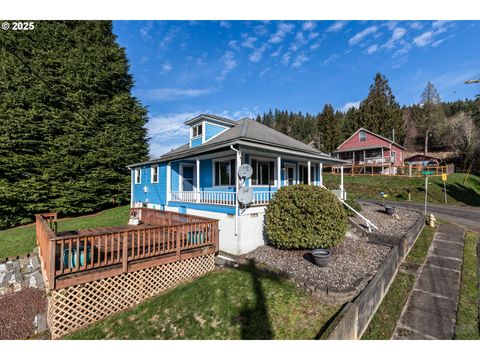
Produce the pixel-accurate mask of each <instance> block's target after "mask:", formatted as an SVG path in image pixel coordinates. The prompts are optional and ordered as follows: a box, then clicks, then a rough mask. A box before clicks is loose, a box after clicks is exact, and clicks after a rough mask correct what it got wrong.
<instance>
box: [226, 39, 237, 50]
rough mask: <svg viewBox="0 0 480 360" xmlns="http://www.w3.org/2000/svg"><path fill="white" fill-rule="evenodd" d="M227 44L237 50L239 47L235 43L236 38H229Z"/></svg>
mask: <svg viewBox="0 0 480 360" xmlns="http://www.w3.org/2000/svg"><path fill="white" fill-rule="evenodd" d="M228 46H229V47H231V48H232V49H235V50H238V49H239V47H238V45H237V40H230V41H229V42H228Z"/></svg>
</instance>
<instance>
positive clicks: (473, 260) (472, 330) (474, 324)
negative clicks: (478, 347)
mask: <svg viewBox="0 0 480 360" xmlns="http://www.w3.org/2000/svg"><path fill="white" fill-rule="evenodd" d="M477 241H478V235H477V234H476V233H473V232H471V231H467V233H466V235H465V248H464V250H463V266H462V282H461V285H460V298H459V300H458V309H457V324H456V327H455V339H460V340H480V334H479V313H478V301H479V278H478V269H477V252H476V250H477V249H476V247H477Z"/></svg>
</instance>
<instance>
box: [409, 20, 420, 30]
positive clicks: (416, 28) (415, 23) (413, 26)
mask: <svg viewBox="0 0 480 360" xmlns="http://www.w3.org/2000/svg"><path fill="white" fill-rule="evenodd" d="M410 27H411V28H412V29H414V30H420V29H423V25H422V23H421V22H418V21H415V22H413V23H411V24H410Z"/></svg>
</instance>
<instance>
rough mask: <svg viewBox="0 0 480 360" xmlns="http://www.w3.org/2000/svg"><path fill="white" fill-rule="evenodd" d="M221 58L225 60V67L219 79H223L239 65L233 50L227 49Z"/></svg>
mask: <svg viewBox="0 0 480 360" xmlns="http://www.w3.org/2000/svg"><path fill="white" fill-rule="evenodd" d="M220 60H221V61H222V62H223V69H222V71H221V72H220V74H219V75H218V76H217V80H218V81H223V80H224V79H225V77H226V76H227V75H228V73H229V72H230V71H232V70H233V69H234V68H235V67H236V66H237V62H236V61H235V57H234V54H233V52H231V51H226V52H225V54H224V55H223V56H222V58H221V59H220Z"/></svg>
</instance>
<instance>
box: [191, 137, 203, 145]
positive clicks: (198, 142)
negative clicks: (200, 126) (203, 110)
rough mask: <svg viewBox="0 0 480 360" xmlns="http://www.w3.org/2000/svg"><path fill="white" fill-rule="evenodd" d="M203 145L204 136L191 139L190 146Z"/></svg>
mask: <svg viewBox="0 0 480 360" xmlns="http://www.w3.org/2000/svg"><path fill="white" fill-rule="evenodd" d="M200 145H202V137H201V136H200V137H197V138H195V139H193V140H191V141H190V147H196V146H200Z"/></svg>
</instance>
